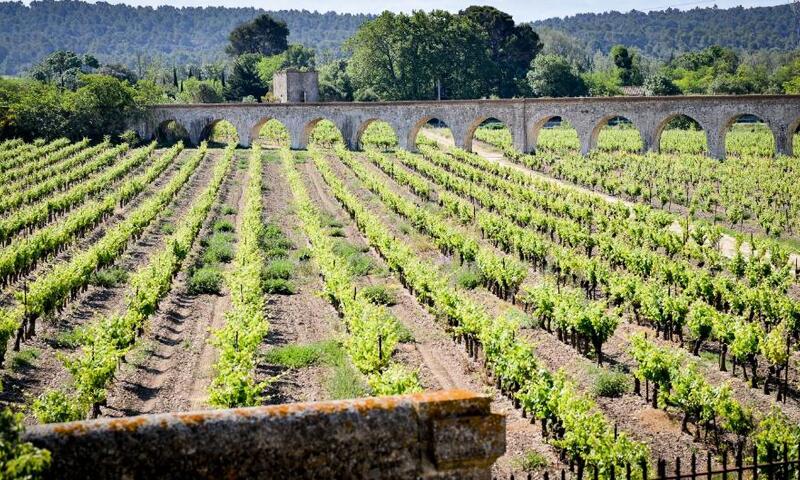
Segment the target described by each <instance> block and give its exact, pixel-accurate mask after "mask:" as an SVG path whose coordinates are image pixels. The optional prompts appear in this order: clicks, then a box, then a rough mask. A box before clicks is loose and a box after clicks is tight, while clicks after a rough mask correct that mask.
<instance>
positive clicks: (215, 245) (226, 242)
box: [203, 233, 234, 264]
mask: <svg viewBox="0 0 800 480" xmlns="http://www.w3.org/2000/svg"><path fill="white" fill-rule="evenodd" d="M233 255H234V251H233V244H232V243H231V237H230V235H228V234H225V233H215V234H213V235H211V236H210V237H209V238H208V240H207V242H206V249H205V251H204V252H203V263H206V264H215V263H228V262H230V261H231V260H233Z"/></svg>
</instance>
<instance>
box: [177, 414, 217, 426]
mask: <svg viewBox="0 0 800 480" xmlns="http://www.w3.org/2000/svg"><path fill="white" fill-rule="evenodd" d="M212 416H215V415H209V414H208V413H184V414H181V415H178V420H180V421H181V422H182V423H183V424H184V425H190V426H191V425H202V424H204V423H206V421H208V420H209V418H211V417H212Z"/></svg>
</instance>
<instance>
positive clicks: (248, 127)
mask: <svg viewBox="0 0 800 480" xmlns="http://www.w3.org/2000/svg"><path fill="white" fill-rule="evenodd" d="M743 112H750V113H752V114H754V115H757V116H758V117H760V118H761V119H763V120H764V122H765V123H766V124H767V125H768V126H769V127H770V129H771V131H772V132H773V135H774V137H775V144H776V151H777V152H778V153H783V154H786V153H791V152H792V145H791V142H792V140H793V133H794V132H795V131H796V129H797V126H798V125H799V124H800V96H797V95H745V96H734V95H729V96H675V97H603V98H601V97H597V98H558V99H549V98H548V99H508V100H450V101H421V102H347V103H346V102H330V103H281V104H272V103H265V104H192V105H181V104H172V105H157V106H154V107H151V108H150V109H149V110H148V111H147V112H146V113H145V115H144V116H143V117H142V118H138V119H136V120H133V121H132V122H131V126H132V127H133V128H135V129H136V130H137V132H138V133H139V135H140V137H141V138H152V137H153V135H154V134H155V130H156V129H157V128H158V126H159V125H160V124H161V123H162V122H164V121H166V120H174V121H176V122H177V123H179V124H181V125H183V126H185V127H187V130H188V132H189V137H190V140H191V142H192V143H197V142H198V141H199V140H200V138H201V135H202V132H203V129H204V128H205V127H206V126H207V125H208V124H209V123H212V122H214V121H215V120H217V119H225V120H228V121H230V122H231V123H232V124H233V125H234V127H235V128H236V130H237V132H238V135H239V143H240V145H242V146H248V145H250V143H251V141H252V138H253V133H254V126H255V125H257V124H258V123H259V122H261V121H262V120H263V119H265V118H274V119H277V120H279V121H280V122H281V123H283V124H284V125H285V126H286V128H287V130H288V131H289V135H290V138H291V143H292V148H305V147H306V145H307V141H308V135H307V134H308V133H309V131H308V129H307V127H308V126H309V125H310V124H311V123H312V122H315V121H316V120H318V119H321V118H327V119H330V120H331V121H332V122H333V123H334V124H335V125H336V126H337V127H338V129H339V131H340V132H341V134H342V136H343V137H344V141H345V142H346V144H347V146H348V147H350V148H353V149H356V148H358V147H359V141H360V136H361V135H362V134H363V130H364V128H366V126H365V125H368V124H369V122H371V121H374V120H383V121H386V122H388V123H389V124H390V125H392V127H393V128H394V130H395V133H396V135H397V138H398V143H399V147H400V148H405V149H410V150H413V149H414V146H415V145H414V141H415V139H416V135H417V133H418V132H419V128H420V127H421V126H422V125H423V124H425V123H426V122H427V121H428V120H430V119H431V118H438V119H441V120H442V121H444V122H445V123H446V124H447V125H448V126H449V127H450V129H451V131H452V133H453V137H454V141H455V143H456V145H457V146H459V147H462V148H466V149H469V148H470V147H471V139H472V134H474V129H475V128H477V126H478V125H479V124H480V123H481V122H482V121H483V120H485V119H486V118H497V119H499V120H501V121H503V122H504V123H505V124H506V126H507V127H508V129H509V130H510V132H511V134H512V137H513V139H514V146H515V148H517V149H518V150H523V151H532V150H533V149H534V147H535V146H536V143H537V141H538V135H539V132H540V130H541V128H542V126H543V125H544V124H545V122H546V121H547V120H548V119H550V118H552V117H556V116H558V117H561V118H563V119H566V120H568V121H570V123H571V124H572V126H573V127H575V130H576V131H577V133H578V137H579V139H580V142H581V151H582V153H584V154H586V153H588V152H589V151H591V149H592V148H593V147H594V146H595V145H596V141H597V137H598V134H599V128H598V127H599V126H601V125H602V124H603V121H607V120H608V119H609V118H612V117H614V116H620V117H625V118H627V119H629V120H630V121H632V122H633V123H634V125H635V126H636V127H637V129H638V130H639V132H640V135H641V138H642V143H643V147H644V148H643V149H644V150H648V151H655V150H658V145H659V140H660V138H661V134H662V133H663V128H664V125H665V123H666V122H667V121H668V120H669V119H670V117H673V116H674V115H676V114H678V113H679V114H684V115H687V116H689V117H691V118H693V119H695V120H696V121H697V122H698V123H699V124H700V125H701V126H702V128H703V129H704V130H705V132H706V135H707V138H708V154H709V155H710V156H713V157H716V158H723V157H724V155H725V145H724V140H725V134H726V133H727V132H726V130H727V128H728V127H729V126H730V123H729V122H730V121H732V120H731V119H734V118H736V117H737V116H738V115H739V114H741V113H743Z"/></svg>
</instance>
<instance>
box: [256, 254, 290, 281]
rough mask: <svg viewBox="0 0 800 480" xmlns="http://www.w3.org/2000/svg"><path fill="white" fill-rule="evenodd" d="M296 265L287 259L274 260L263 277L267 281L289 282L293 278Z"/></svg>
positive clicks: (265, 269)
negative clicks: (279, 280)
mask: <svg viewBox="0 0 800 480" xmlns="http://www.w3.org/2000/svg"><path fill="white" fill-rule="evenodd" d="M293 270H294V264H292V262H291V261H290V260H287V259H277V260H272V261H271V262H269V263H268V264H267V266H266V267H265V268H264V274H263V277H264V279H266V280H277V279H281V280H289V279H290V278H292V271H293Z"/></svg>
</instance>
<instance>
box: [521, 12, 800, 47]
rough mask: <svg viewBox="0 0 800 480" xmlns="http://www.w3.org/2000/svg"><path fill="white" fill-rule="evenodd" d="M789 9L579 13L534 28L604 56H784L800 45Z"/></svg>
mask: <svg viewBox="0 0 800 480" xmlns="http://www.w3.org/2000/svg"><path fill="white" fill-rule="evenodd" d="M796 8H797V7H793V6H792V5H779V6H775V7H757V8H743V7H736V8H729V9H720V8H717V7H712V8H695V9H692V10H688V11H681V10H677V9H674V8H671V9H667V10H664V11H654V12H648V13H645V12H639V11H635V10H634V11H631V12H628V13H620V12H608V13H599V14H596V13H581V14H578V15H574V16H571V17H566V18H553V19H548V20H542V21H540V22H535V23H533V27H534V29H537V28H538V27H547V28H552V29H556V30H561V31H563V32H566V33H568V34H569V35H571V36H573V37H576V38H578V39H579V40H581V41H582V42H583V43H585V44H586V46H587V47H588V50H589V51H590V52H595V51H601V52H607V51H609V50H610V49H611V47H613V46H614V45H617V44H622V45H625V46H628V47H635V48H637V49H639V50H640V51H641V52H642V53H644V54H645V55H650V56H654V57H658V58H660V59H663V60H666V59H669V58H671V57H672V56H675V55H677V54H680V53H684V52H689V51H693V50H701V49H703V48H706V47H708V46H711V45H719V46H722V47H729V48H733V49H737V50H747V51H750V52H753V51H758V50H772V51H788V50H794V49H796V48H797V47H798V45H800V11H798V10H796Z"/></svg>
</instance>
